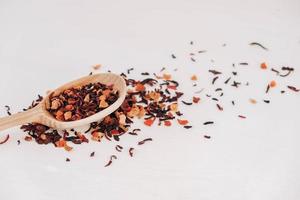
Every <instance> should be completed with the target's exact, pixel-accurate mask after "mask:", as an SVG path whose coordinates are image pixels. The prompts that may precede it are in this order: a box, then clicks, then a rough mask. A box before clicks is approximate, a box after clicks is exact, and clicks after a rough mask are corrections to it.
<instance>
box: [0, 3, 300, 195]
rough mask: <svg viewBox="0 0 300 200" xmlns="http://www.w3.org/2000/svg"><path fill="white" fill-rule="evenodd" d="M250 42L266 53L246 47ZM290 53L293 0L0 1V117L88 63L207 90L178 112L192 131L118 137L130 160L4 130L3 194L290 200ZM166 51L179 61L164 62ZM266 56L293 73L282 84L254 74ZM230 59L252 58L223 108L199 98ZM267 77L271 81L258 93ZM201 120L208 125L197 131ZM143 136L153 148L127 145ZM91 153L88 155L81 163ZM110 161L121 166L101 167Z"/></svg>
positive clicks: (293, 159) (299, 64)
mask: <svg viewBox="0 0 300 200" xmlns="http://www.w3.org/2000/svg"><path fill="white" fill-rule="evenodd" d="M191 40H193V41H194V45H193V46H191V45H189V42H190V41H191ZM253 41H258V42H261V43H263V44H264V45H265V46H267V47H268V48H269V49H270V50H269V51H263V50H262V49H260V48H258V47H250V46H249V45H248V44H249V43H250V42H253ZM224 43H226V46H225V47H222V45H223V44H224ZM203 49H205V50H207V53H205V54H201V55H197V56H196V57H195V59H196V60H197V62H195V63H193V62H191V61H190V60H189V56H188V54H189V53H190V52H195V51H197V50H203ZM299 52H300V2H299V1H297V0H275V1H274V0H264V1H259V0H253V1H238V0H236V1H235V0H229V1H217V0H212V1H204V0H198V1H196V0H193V1H192V0H189V1H159V0H152V1H148V2H146V1H144V2H143V1H138V0H136V1H79V0H76V1H71V0H70V1H67V0H63V1H59V0H52V1H39V0H35V1H13V0H1V1H0V69H1V71H0V91H1V99H0V107H1V108H0V111H1V116H5V115H6V113H5V109H4V105H7V104H8V105H11V107H12V112H18V111H20V110H21V109H22V108H23V107H26V106H27V105H29V104H30V103H31V100H33V99H34V98H35V97H36V95H37V94H42V95H44V94H45V92H46V91H47V90H49V89H53V88H55V87H57V86H59V85H60V84H62V83H65V82H68V81H70V80H73V79H75V78H79V77H81V76H84V75H87V74H88V73H89V72H90V71H91V69H92V68H91V65H93V64H97V63H101V64H102V65H103V68H102V69H101V70H102V71H107V70H108V69H111V70H112V71H114V72H118V73H119V72H122V71H126V69H128V68H130V67H134V68H135V69H136V71H135V73H136V74H135V75H134V76H136V77H140V76H139V75H138V74H139V73H140V72H143V71H149V72H151V73H153V72H159V70H160V69H161V68H162V67H166V68H167V70H168V72H169V73H171V74H172V75H173V76H174V78H175V79H176V80H179V81H180V82H182V83H183V84H182V86H181V87H180V89H181V90H184V91H186V95H185V97H184V98H185V99H186V100H189V99H190V98H191V97H192V95H193V93H194V91H196V90H198V89H201V88H205V90H204V93H203V94H201V98H202V100H201V103H200V104H199V105H196V106H193V107H187V106H182V108H181V110H182V111H183V112H184V113H186V114H185V117H186V118H187V119H189V120H190V121H191V124H192V125H193V128H192V129H190V130H186V129H182V128H181V127H179V126H175V125H174V126H173V127H171V128H163V127H161V128H158V127H151V128H145V127H144V126H143V125H142V124H141V123H140V122H137V124H136V125H135V127H141V128H142V129H143V130H142V133H141V135H140V136H139V137H138V138H136V137H133V136H123V137H122V138H121V142H120V145H122V146H124V147H126V148H128V147H131V146H133V147H135V148H136V151H135V152H134V153H135V155H134V158H130V157H129V156H128V153H127V149H125V150H124V152H123V153H118V154H117V152H116V151H115V150H114V146H115V145H116V143H115V142H102V143H93V142H92V143H89V144H85V145H81V146H75V149H74V151H73V152H71V153H69V152H65V151H64V150H62V149H56V148H54V147H53V146H52V145H48V146H40V145H37V144H35V143H34V142H31V143H28V142H25V141H23V138H24V136H25V134H24V133H23V132H21V131H20V130H19V129H18V128H14V129H10V130H6V131H4V132H2V133H1V135H0V136H1V138H3V137H4V136H5V135H6V133H9V134H10V135H11V138H10V140H9V141H8V142H7V143H6V144H4V145H1V146H0V171H1V175H0V176H1V177H0V199H1V200H10V199H14V200H17V199H18V200H19V199H31V200H50V199H56V200H58V199H104V198H105V199H172V200H173V199H195V200H196V199H197V200H199V199H208V200H216V199H228V200H229V199H230V200H240V199H244V200H260V199H262V200H277V199H278V200H281V199H287V200H296V199H299V198H300V190H299V188H300V171H299V169H300V162H299V152H300V146H299V139H300V132H299V130H300V123H299V122H300V121H299V111H300V104H299V100H300V98H299V93H293V92H290V91H289V92H287V93H286V94H284V95H282V94H280V90H281V89H286V85H287V84H290V85H295V86H297V87H300V78H299V76H300V72H299V71H300V58H299ZM172 53H174V54H175V55H176V56H177V59H171V57H170V55H171V54H172ZM211 59H213V60H214V62H212V61H211ZM264 61H265V62H267V63H268V65H269V66H270V67H275V68H280V67H281V66H290V67H294V68H295V69H296V72H295V73H294V74H293V75H291V76H290V77H288V78H286V79H284V78H280V77H278V76H275V74H274V73H272V72H270V71H267V72H263V71H262V70H261V69H259V64H260V63H261V62H264ZM238 62H249V66H247V67H245V66H244V67H237V68H236V69H235V70H236V71H238V73H239V74H238V79H239V80H242V81H244V82H245V81H249V83H250V86H249V87H246V86H242V87H241V88H240V89H238V90H236V89H234V88H231V87H226V89H225V92H224V93H225V96H224V98H223V100H222V102H221V103H222V105H223V106H224V111H223V112H220V111H218V110H217V109H216V107H215V103H213V102H212V101H211V100H209V99H208V98H205V95H204V94H206V93H210V92H212V87H211V84H210V82H211V75H210V74H208V72H207V70H208V69H210V68H215V69H218V70H221V71H223V72H224V73H226V74H227V75H229V74H230V73H231V71H232V70H233V68H232V66H231V64H232V63H238ZM175 68H178V72H174V71H173V69H175ZM192 74H197V75H198V77H199V81H198V86H197V87H196V88H192V87H191V85H192V83H191V81H190V80H189V78H190V76H191V75H192ZM224 78H226V76H225V75H224V76H223V79H224ZM273 79H274V80H276V81H277V83H278V86H277V87H276V88H275V89H273V90H271V92H270V94H269V95H265V94H264V90H265V86H266V85H267V84H268V82H269V81H270V80H273ZM222 81H223V80H222ZM222 81H219V84H220V86H222V87H223V84H221V83H222ZM249 98H255V99H256V100H257V101H258V104H256V105H252V104H250V103H249V101H248V99H249ZM262 99H270V100H271V103H270V104H269V105H268V104H265V103H263V102H262ZM231 100H235V101H236V102H237V105H236V106H235V107H233V106H231V105H230V101H231ZM239 114H243V115H246V116H247V119H245V120H242V119H239V118H238V117H237V115H239ZM208 120H214V121H215V122H216V123H215V124H214V125H213V126H208V127H204V126H203V125H202V123H203V122H204V121H208ZM204 134H207V135H210V136H212V138H211V139H210V140H207V139H205V138H204V137H203V135H204ZM146 137H152V138H153V142H151V143H148V144H145V145H144V146H139V147H136V143H137V141H139V140H141V139H143V138H146ZM18 139H20V140H21V141H22V143H21V145H20V146H17V144H16V143H17V142H16V141H17V140H18ZM92 151H95V152H96V155H95V157H94V158H90V157H89V154H90V153H91V152H92ZM111 154H116V155H117V156H118V160H116V161H115V162H114V163H113V165H111V166H110V167H108V168H104V167H103V166H104V165H105V164H106V162H107V160H108V159H109V156H110V155H111ZM66 157H69V158H70V159H71V162H69V163H67V162H65V158H66Z"/></svg>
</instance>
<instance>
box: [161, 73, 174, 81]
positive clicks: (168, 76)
mask: <svg viewBox="0 0 300 200" xmlns="http://www.w3.org/2000/svg"><path fill="white" fill-rule="evenodd" d="M163 79H165V80H171V79H172V76H171V74H163Z"/></svg>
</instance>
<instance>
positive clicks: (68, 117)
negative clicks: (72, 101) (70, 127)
mask: <svg viewBox="0 0 300 200" xmlns="http://www.w3.org/2000/svg"><path fill="white" fill-rule="evenodd" d="M64 118H65V120H66V121H68V120H70V119H71V118H72V112H71V111H68V112H65V113H64Z"/></svg>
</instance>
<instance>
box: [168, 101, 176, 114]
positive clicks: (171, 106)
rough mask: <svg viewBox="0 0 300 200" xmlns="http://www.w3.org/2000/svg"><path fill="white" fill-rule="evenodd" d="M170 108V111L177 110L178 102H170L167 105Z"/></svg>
mask: <svg viewBox="0 0 300 200" xmlns="http://www.w3.org/2000/svg"><path fill="white" fill-rule="evenodd" d="M169 107H170V110H171V111H172V112H177V111H178V104H177V103H172V104H171V105H169Z"/></svg>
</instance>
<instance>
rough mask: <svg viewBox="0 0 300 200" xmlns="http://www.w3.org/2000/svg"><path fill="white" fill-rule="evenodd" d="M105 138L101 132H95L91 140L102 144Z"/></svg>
mask: <svg viewBox="0 0 300 200" xmlns="http://www.w3.org/2000/svg"><path fill="white" fill-rule="evenodd" d="M103 136H104V133H101V132H99V131H93V132H92V138H91V139H92V140H94V141H98V142H100V141H101V139H102V138H103Z"/></svg>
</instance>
